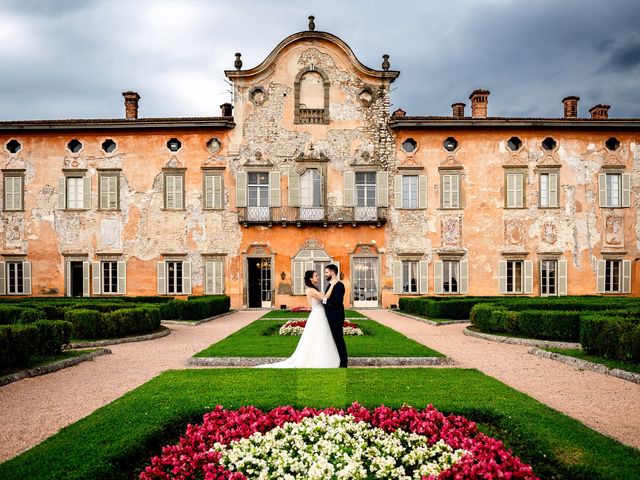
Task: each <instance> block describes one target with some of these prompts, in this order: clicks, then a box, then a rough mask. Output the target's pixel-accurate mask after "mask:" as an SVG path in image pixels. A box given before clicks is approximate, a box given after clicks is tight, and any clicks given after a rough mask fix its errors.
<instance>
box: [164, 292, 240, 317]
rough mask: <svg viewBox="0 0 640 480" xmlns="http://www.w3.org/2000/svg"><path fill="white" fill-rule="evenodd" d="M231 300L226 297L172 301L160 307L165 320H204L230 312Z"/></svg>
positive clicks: (216, 296)
mask: <svg viewBox="0 0 640 480" xmlns="http://www.w3.org/2000/svg"><path fill="white" fill-rule="evenodd" d="M230 307H231V299H230V298H229V297H228V296H226V295H210V296H203V297H192V299H191V300H172V301H170V302H167V303H164V304H161V305H159V308H160V316H161V317H162V318H163V319H165V320H203V319H205V318H209V317H213V316H216V315H220V314H222V313H225V312H228V311H229V308H230Z"/></svg>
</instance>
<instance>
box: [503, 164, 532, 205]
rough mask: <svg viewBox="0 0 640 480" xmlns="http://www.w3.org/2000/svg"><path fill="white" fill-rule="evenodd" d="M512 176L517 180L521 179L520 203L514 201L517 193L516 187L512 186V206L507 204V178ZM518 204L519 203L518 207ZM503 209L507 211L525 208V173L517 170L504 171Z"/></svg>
mask: <svg viewBox="0 0 640 480" xmlns="http://www.w3.org/2000/svg"><path fill="white" fill-rule="evenodd" d="M512 175H513V176H514V178H517V177H518V176H520V177H521V178H522V192H521V195H520V197H519V199H520V202H518V201H517V199H516V194H517V192H518V189H517V185H515V186H514V188H513V190H514V205H510V204H509V177H510V176H512ZM518 203H521V204H520V205H519V204H518ZM504 208H509V209H518V208H527V172H526V171H525V170H522V169H517V170H512V169H509V170H506V171H505V175H504Z"/></svg>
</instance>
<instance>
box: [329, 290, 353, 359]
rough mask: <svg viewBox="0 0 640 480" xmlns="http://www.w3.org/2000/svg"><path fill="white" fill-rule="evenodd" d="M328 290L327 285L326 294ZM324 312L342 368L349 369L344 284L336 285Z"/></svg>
mask: <svg viewBox="0 0 640 480" xmlns="http://www.w3.org/2000/svg"><path fill="white" fill-rule="evenodd" d="M327 290H329V285H327V289H326V290H325V293H327ZM324 311H325V312H326V314H327V319H328V320H329V327H330V328H331V335H332V336H333V341H334V342H335V343H336V347H337V348H338V354H339V355H340V368H347V346H346V345H345V343H344V335H343V334H342V325H343V323H344V284H343V283H342V282H338V283H336V284H335V286H334V287H333V290H332V291H331V296H330V297H329V298H327V303H325V305H324Z"/></svg>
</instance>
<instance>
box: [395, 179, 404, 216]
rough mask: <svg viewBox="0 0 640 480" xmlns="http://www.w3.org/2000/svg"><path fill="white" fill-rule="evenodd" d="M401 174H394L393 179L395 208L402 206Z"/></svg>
mask: <svg viewBox="0 0 640 480" xmlns="http://www.w3.org/2000/svg"><path fill="white" fill-rule="evenodd" d="M402 179H403V176H402V175H396V179H395V183H396V185H395V190H396V194H395V196H396V208H402V181H403V180H402Z"/></svg>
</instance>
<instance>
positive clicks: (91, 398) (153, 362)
mask: <svg viewBox="0 0 640 480" xmlns="http://www.w3.org/2000/svg"><path fill="white" fill-rule="evenodd" d="M263 314H264V312H262V311H255V310H252V311H241V312H235V313H233V314H231V315H227V316H225V317H221V318H218V319H216V320H213V321H211V322H209V323H204V324H202V325H198V326H197V327H191V326H186V325H171V327H170V328H171V329H172V330H173V331H172V332H171V335H169V336H167V337H163V338H160V339H157V340H150V341H146V342H139V343H124V344H120V345H113V346H110V347H109V349H110V350H111V351H112V352H113V353H112V354H111V355H104V356H102V357H98V358H96V359H95V360H92V361H89V362H84V363H81V364H79V365H76V366H75V367H71V368H66V369H64V370H60V371H58V372H55V373H51V374H48V375H43V376H41V377H35V378H27V379H25V380H20V381H19V382H15V383H11V384H9V385H6V386H4V387H0V412H2V422H0V462H2V461H4V460H7V459H9V458H11V457H13V456H15V455H17V454H18V453H20V452H22V451H23V450H26V449H27V448H30V447H32V446H34V445H37V444H38V443H40V442H41V441H43V440H44V439H45V438H47V437H49V436H51V435H53V434H54V433H56V432H57V431H58V430H60V429H61V428H63V427H65V426H67V425H69V424H71V423H73V422H75V421H77V420H79V419H81V418H83V417H85V416H87V415H89V414H90V413H92V412H93V411H95V410H96V409H98V408H100V407H102V406H103V405H106V404H107V403H110V402H112V401H113V400H115V399H117V398H119V397H121V396H122V395H124V394H125V393H126V392H128V391H130V390H133V389H134V388H136V387H138V386H140V385H142V384H143V383H145V382H147V381H149V380H150V379H151V378H153V377H155V376H156V375H158V374H159V373H161V372H163V371H165V370H169V369H179V368H185V360H186V359H187V358H189V357H190V356H192V355H193V354H194V353H196V352H199V351H200V350H203V349H204V348H206V347H208V346H209V345H211V344H212V343H214V342H217V341H218V340H220V339H222V338H224V337H227V336H228V335H230V334H232V333H233V332H235V331H237V330H239V329H240V328H242V327H244V326H246V325H248V324H249V323H251V322H252V321H254V320H255V319H257V318H259V317H260V316H262V315H263Z"/></svg>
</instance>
